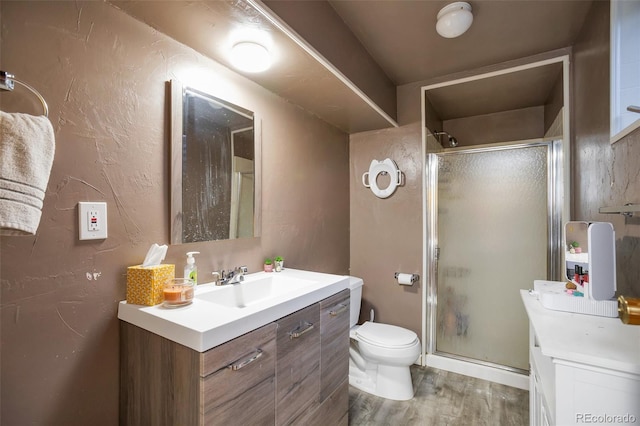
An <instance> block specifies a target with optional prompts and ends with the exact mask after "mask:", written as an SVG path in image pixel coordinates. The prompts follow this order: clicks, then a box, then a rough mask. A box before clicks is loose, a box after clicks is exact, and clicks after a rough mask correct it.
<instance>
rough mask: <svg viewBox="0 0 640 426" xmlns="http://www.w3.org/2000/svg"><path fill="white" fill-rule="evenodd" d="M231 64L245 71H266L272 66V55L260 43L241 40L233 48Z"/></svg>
mask: <svg viewBox="0 0 640 426" xmlns="http://www.w3.org/2000/svg"><path fill="white" fill-rule="evenodd" d="M231 64H232V65H233V66H234V67H236V68H238V69H239V70H241V71H245V72H261V71H266V70H267V69H269V67H270V66H271V55H270V54H269V50H267V48H266V47H264V46H263V45H261V44H259V43H255V42H252V41H241V42H239V43H236V44H234V45H233V47H232V48H231Z"/></svg>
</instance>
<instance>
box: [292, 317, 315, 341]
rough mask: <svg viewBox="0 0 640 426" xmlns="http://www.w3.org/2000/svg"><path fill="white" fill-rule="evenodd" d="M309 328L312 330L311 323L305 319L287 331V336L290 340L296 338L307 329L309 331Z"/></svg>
mask: <svg viewBox="0 0 640 426" xmlns="http://www.w3.org/2000/svg"><path fill="white" fill-rule="evenodd" d="M311 330H313V324H311V323H310V322H307V321H305V322H304V324H302V325H300V326H298V327H297V328H296V329H295V330H292V331H290V332H289V338H290V339H291V340H293V339H297V338H298V337H300V336H302V335H303V334H304V333H306V332H307V331H311Z"/></svg>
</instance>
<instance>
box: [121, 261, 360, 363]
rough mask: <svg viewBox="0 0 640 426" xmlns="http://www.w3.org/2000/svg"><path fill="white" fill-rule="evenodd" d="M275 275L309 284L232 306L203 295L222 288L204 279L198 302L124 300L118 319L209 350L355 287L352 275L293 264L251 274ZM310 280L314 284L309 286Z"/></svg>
mask: <svg viewBox="0 0 640 426" xmlns="http://www.w3.org/2000/svg"><path fill="white" fill-rule="evenodd" d="M269 275H282V277H287V278H292V279H299V280H303V281H305V282H307V285H305V286H301V288H300V289H299V290H293V291H291V292H289V293H288V294H286V295H284V296H279V297H278V298H275V299H273V298H272V299H270V300H267V301H264V302H260V303H256V304H255V305H252V306H247V307H244V308H228V307H224V306H220V305H217V304H213V303H211V302H207V301H206V300H202V299H199V298H198V297H197V296H198V294H202V293H206V292H210V291H215V289H216V288H218V289H219V288H220V287H216V286H214V285H213V284H200V285H198V286H197V287H196V297H195V298H194V300H193V303H192V304H190V305H188V306H184V307H180V308H172V309H167V308H164V307H162V305H156V306H142V305H131V304H128V303H127V302H126V301H122V302H120V304H119V305H118V318H119V319H121V320H122V321H126V322H128V323H131V324H134V325H136V326H138V327H140V328H143V329H145V330H147V331H150V332H152V333H155V334H158V335H160V336H162V337H165V338H167V339H169V340H172V341H174V342H176V343H179V344H181V345H184V346H187V347H189V348H191V349H194V350H196V351H198V352H205V351H207V350H209V349H211V348H213V347H215V346H218V345H220V344H222V343H225V342H227V341H229V340H231V339H234V338H236V337H238V336H241V335H243V334H245V333H247V332H249V331H252V330H255V329H257V328H259V327H261V326H263V325H265V324H268V323H270V322H273V321H275V320H277V319H279V318H282V317H285V316H287V315H289V314H291V313H293V312H296V311H298V310H300V309H302V308H304V307H306V306H309V305H311V304H313V303H316V302H319V301H320V300H322V299H325V298H327V297H329V296H332V295H333V294H336V293H338V292H340V291H342V290H344V289H347V288H349V277H348V276H345V275H333V274H324V273H320V272H310V271H302V270H297V269H290V268H287V269H284V270H283V271H282V272H271V273H266V272H257V273H253V274H249V275H247V277H248V278H249V277H250V278H264V277H267V276H269ZM309 281H313V283H312V284H311V285H309V284H308V282H309Z"/></svg>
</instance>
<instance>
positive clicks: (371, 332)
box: [356, 321, 418, 348]
mask: <svg viewBox="0 0 640 426" xmlns="http://www.w3.org/2000/svg"><path fill="white" fill-rule="evenodd" d="M356 334H357V336H358V338H359V339H360V340H363V341H365V342H367V343H370V344H372V345H377V346H384V347H394V348H402V347H409V346H413V345H415V343H416V341H417V340H418V335H417V334H416V333H414V332H413V331H411V330H407V329H406V328H402V327H397V326H395V325H390V324H380V323H377V322H369V321H367V322H365V323H364V324H362V325H361V326H360V327H358V329H357V330H356Z"/></svg>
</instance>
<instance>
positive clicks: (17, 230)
mask: <svg viewBox="0 0 640 426" xmlns="http://www.w3.org/2000/svg"><path fill="white" fill-rule="evenodd" d="M54 152H55V138H54V134H53V126H52V125H51V122H50V121H49V119H48V118H47V117H45V116H38V117H36V116H33V115H29V114H9V113H6V112H3V111H0V235H35V233H36V230H37V229H38V225H39V224H40V216H41V215H42V202H43V200H44V194H45V191H46V189H47V183H48V182H49V174H50V173H51V165H52V164H53V154H54Z"/></svg>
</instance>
